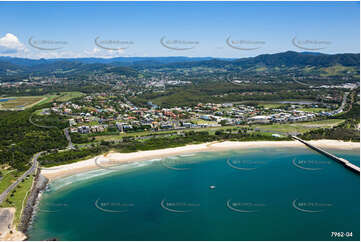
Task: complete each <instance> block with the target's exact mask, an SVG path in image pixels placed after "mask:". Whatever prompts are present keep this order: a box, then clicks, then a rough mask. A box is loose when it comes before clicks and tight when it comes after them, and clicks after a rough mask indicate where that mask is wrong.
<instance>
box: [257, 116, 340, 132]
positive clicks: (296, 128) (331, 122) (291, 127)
mask: <svg viewBox="0 0 361 242" xmlns="http://www.w3.org/2000/svg"><path fill="white" fill-rule="evenodd" d="M342 122H344V120H343V119H326V120H320V121H310V122H299V123H287V124H270V125H254V126H252V127H255V128H259V129H261V130H267V131H275V132H282V133H289V132H296V133H305V132H307V131H310V130H312V129H318V128H331V127H333V126H336V125H338V124H341V123H342Z"/></svg>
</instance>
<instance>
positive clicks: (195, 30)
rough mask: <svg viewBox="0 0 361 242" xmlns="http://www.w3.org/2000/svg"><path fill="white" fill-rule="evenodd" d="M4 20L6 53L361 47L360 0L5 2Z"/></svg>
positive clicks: (1, 51) (0, 28)
mask: <svg viewBox="0 0 361 242" xmlns="http://www.w3.org/2000/svg"><path fill="white" fill-rule="evenodd" d="M0 23H2V24H1V25H0V55H3V56H19V57H29V58H41V57H43V58H53V57H116V56H212V57H233V58H238V57H248V56H255V55H259V54H264V53H277V52H282V51H287V50H294V51H319V52H324V53H330V54H332V53H346V52H347V53H359V48H360V5H359V2H133V3H129V2H101V3H98V2H62V3H57V2H35V3H29V2H26V3H23V2H0ZM4 23H5V24H4ZM97 37H98V39H97V43H98V44H99V45H98V46H97V45H96V44H95V38H97ZM30 38H31V39H30ZM29 39H30V41H29ZM227 39H228V43H227ZM161 40H162V43H161ZM29 42H30V43H29ZM103 47H105V48H103Z"/></svg>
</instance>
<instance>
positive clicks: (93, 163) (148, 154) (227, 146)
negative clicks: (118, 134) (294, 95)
mask: <svg viewBox="0 0 361 242" xmlns="http://www.w3.org/2000/svg"><path fill="white" fill-rule="evenodd" d="M308 142H309V143H311V144H312V145H315V146H317V147H319V148H322V149H340V150H353V149H360V143H355V142H344V141H338V140H312V141H308ZM266 147H275V148H280V147H306V146H305V145H304V144H302V143H300V142H299V141H295V140H293V141H245V142H240V141H224V142H211V143H202V144H196V145H186V146H180V147H176V148H165V149H159V150H148V151H137V152H132V153H119V152H109V153H105V154H102V155H99V156H96V157H92V158H90V159H87V160H82V161H78V162H74V163H70V164H65V165H60V166H54V167H50V168H42V169H41V174H42V175H43V176H45V177H46V178H48V179H49V182H52V181H53V180H55V179H59V178H64V177H67V176H71V175H75V174H78V173H83V172H87V171H92V170H98V169H102V167H110V166H114V165H120V164H129V163H133V162H141V161H147V160H152V159H161V158H165V157H169V156H174V155H184V154H190V153H197V152H216V151H226V150H233V149H252V148H266ZM97 163H98V164H99V163H101V166H100V165H98V164H97Z"/></svg>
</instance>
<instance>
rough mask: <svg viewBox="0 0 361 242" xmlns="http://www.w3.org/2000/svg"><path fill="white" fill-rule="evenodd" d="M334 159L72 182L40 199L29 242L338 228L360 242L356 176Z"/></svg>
mask: <svg viewBox="0 0 361 242" xmlns="http://www.w3.org/2000/svg"><path fill="white" fill-rule="evenodd" d="M339 154H344V155H345V156H347V158H350V157H352V158H353V159H357V158H358V159H359V155H357V154H356V153H355V152H353V153H352V152H348V151H342V152H341V151H340V153H339ZM182 160H183V163H182ZM191 161H193V162H191ZM301 161H302V162H301ZM325 161H327V162H325ZM328 161H329V160H325V157H324V156H322V155H320V154H318V153H315V152H313V151H311V150H309V149H307V148H263V149H253V150H252V151H250V152H241V151H237V150H236V151H224V152H219V153H214V152H203V153H196V154H194V155H193V156H188V157H182V156H176V157H172V158H171V159H169V158H168V160H166V159H165V160H161V159H160V160H153V161H152V162H149V163H148V165H145V166H141V167H137V168H133V169H128V170H126V169H125V170H122V171H112V172H109V173H107V174H103V175H100V176H97V177H94V178H89V179H83V180H82V179H79V177H78V180H74V179H75V178H73V180H71V179H70V178H68V179H69V180H63V182H64V183H66V182H70V183H69V184H67V185H65V186H63V187H60V186H59V187H58V188H55V186H54V184H53V189H52V188H51V189H50V191H48V192H44V194H43V195H42V200H41V202H40V204H39V210H38V212H37V214H36V216H35V219H34V223H33V226H32V228H31V229H30V231H29V235H30V240H44V239H49V238H54V237H55V238H57V239H59V240H75V241H77V240H243V241H244V240H247V241H249V240H329V236H330V231H333V230H337V229H338V230H340V229H347V230H350V231H352V232H353V238H352V239H355V240H357V239H358V238H359V214H360V213H359V199H358V197H359V188H360V187H359V176H356V175H355V174H353V173H352V172H350V171H348V170H346V169H344V168H343V167H342V166H340V165H339V164H337V163H336V162H333V161H330V162H328ZM162 162H163V164H162ZM164 162H165V163H166V165H167V166H171V167H176V168H190V169H169V168H167V167H166V166H164ZM294 162H296V164H297V165H301V166H303V167H311V168H314V167H316V166H319V167H320V168H322V169H319V170H312V169H311V170H307V169H306V170H304V169H300V168H299V167H297V166H295V165H294ZM230 164H231V165H230ZM237 168H241V169H237ZM244 168H246V169H244ZM249 168H251V169H249ZM61 182H62V180H59V181H58V183H61ZM51 185H52V184H50V187H51ZM210 186H214V187H215V188H214V189H210ZM357 195H358V196H357ZM344 216H347V217H348V218H349V219H348V221H347V223H346V224H345V221H344V220H342V218H343V217H344ZM275 220H277V223H275V222H274V221H275ZM69 221H71V222H69ZM301 225H302V226H301ZM304 226H306V230H307V233H300V230H301V228H303V229H304ZM160 228H161V229H160ZM281 228H287V229H286V230H285V229H281ZM303 229H302V230H303Z"/></svg>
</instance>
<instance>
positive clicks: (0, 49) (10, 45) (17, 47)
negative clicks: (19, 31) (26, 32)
mask: <svg viewBox="0 0 361 242" xmlns="http://www.w3.org/2000/svg"><path fill="white" fill-rule="evenodd" d="M22 51H25V46H24V45H23V44H22V43H21V42H20V41H19V39H18V37H16V36H15V35H13V34H11V33H7V34H6V35H5V36H4V37H2V38H0V54H16V53H19V52H22Z"/></svg>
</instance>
